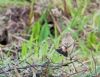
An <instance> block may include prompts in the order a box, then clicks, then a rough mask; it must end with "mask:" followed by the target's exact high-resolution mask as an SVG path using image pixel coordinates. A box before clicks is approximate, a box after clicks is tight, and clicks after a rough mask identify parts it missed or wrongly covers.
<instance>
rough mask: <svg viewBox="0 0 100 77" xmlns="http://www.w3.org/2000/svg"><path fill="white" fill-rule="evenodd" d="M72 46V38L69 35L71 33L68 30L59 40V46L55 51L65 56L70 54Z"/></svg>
mask: <svg viewBox="0 0 100 77" xmlns="http://www.w3.org/2000/svg"><path fill="white" fill-rule="evenodd" d="M73 47H74V39H73V38H72V36H71V33H70V32H68V33H66V35H65V36H64V37H63V39H62V40H61V44H60V47H59V48H58V49H56V51H57V52H58V53H60V54H62V55H63V56H65V57H67V56H68V54H70V53H71V52H72V50H73Z"/></svg>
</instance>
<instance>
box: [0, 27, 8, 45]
mask: <svg viewBox="0 0 100 77" xmlns="http://www.w3.org/2000/svg"><path fill="white" fill-rule="evenodd" d="M7 43H8V30H7V29H6V28H5V29H3V30H2V32H0V44H1V45H6V44H7Z"/></svg>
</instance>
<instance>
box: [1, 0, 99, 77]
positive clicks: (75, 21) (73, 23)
mask: <svg viewBox="0 0 100 77" xmlns="http://www.w3.org/2000/svg"><path fill="white" fill-rule="evenodd" d="M71 1H72V0H68V5H69V8H70V11H71V16H72V19H71V20H70V22H69V23H68V25H67V26H66V27H65V30H64V31H63V32H68V31H72V30H73V29H76V31H75V32H72V35H73V37H74V39H75V41H78V48H76V49H75V51H74V53H77V55H78V58H79V59H80V60H82V61H85V60H86V61H87V60H88V61H89V63H88V66H89V67H90V69H91V70H92V72H93V71H94V63H93V60H92V55H93V56H94V57H95V58H96V57H99V54H100V52H99V51H100V42H98V41H97V38H98V36H97V33H100V22H99V20H100V14H99V11H97V12H95V13H94V14H92V16H91V15H90V16H85V15H84V13H85V10H86V8H87V7H88V4H89V3H90V0H77V4H78V8H74V7H73V6H72V3H71ZM17 2H18V4H17ZM8 3H11V4H17V5H19V3H22V2H20V1H16V0H14V1H11V0H0V5H1V4H5V5H7V4H8ZM22 4H23V3H22ZM42 17H43V19H45V16H42ZM89 21H92V23H91V24H88V22H89ZM48 25H49V24H48V23H47V22H45V24H44V25H41V24H40V22H39V21H37V22H35V24H34V26H33V27H32V29H31V36H30V39H29V40H28V42H27V43H25V42H24V43H22V51H21V56H20V60H21V61H23V60H24V59H26V61H28V62H29V63H32V62H34V63H35V62H37V63H38V62H39V63H41V62H42V63H43V62H45V60H47V58H48V59H50V60H51V61H52V62H54V63H61V62H62V60H64V59H65V58H64V57H63V56H60V55H59V54H58V53H57V52H55V49H56V48H58V47H59V42H60V37H61V35H62V34H61V35H59V36H58V35H56V36H57V37H52V36H51V34H50V30H49V27H48ZM85 26H88V27H90V29H92V31H90V32H89V33H87V34H86V36H87V37H86V39H85V40H83V39H82V38H80V37H79V35H80V32H83V31H84V29H85V28H84V27H85ZM63 32H62V33H63ZM48 36H50V37H48ZM48 40H49V41H48ZM91 52H92V54H91ZM30 54H31V56H29V55H30ZM7 58H8V57H7ZM99 58H100V57H99ZM9 61H10V59H9V58H8V59H6V61H3V62H1V61H0V63H1V64H0V66H2V65H3V66H6V65H7V64H8V62H9ZM10 62H11V61H10ZM97 63H99V62H97ZM97 66H98V68H97V71H98V69H99V67H100V66H99V64H97ZM99 73H100V72H99ZM89 75H90V76H91V73H89ZM89 75H87V76H86V77H90V76H89Z"/></svg>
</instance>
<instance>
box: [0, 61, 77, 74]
mask: <svg viewBox="0 0 100 77" xmlns="http://www.w3.org/2000/svg"><path fill="white" fill-rule="evenodd" d="M73 62H75V61H72V62H69V63H66V64H61V65H60V64H58V65H54V64H53V65H49V67H55V68H57V67H63V66H68V65H69V64H71V63H73ZM45 66H47V62H45V63H43V64H32V65H31V64H30V65H27V66H24V67H19V68H16V69H18V70H20V69H27V68H30V67H43V68H44V67H45ZM0 69H1V68H0ZM12 70H15V69H14V68H10V69H8V70H6V71H0V74H2V73H5V72H9V71H12Z"/></svg>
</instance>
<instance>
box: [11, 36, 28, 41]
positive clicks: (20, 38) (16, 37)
mask: <svg viewBox="0 0 100 77" xmlns="http://www.w3.org/2000/svg"><path fill="white" fill-rule="evenodd" d="M10 36H12V37H13V38H15V39H17V40H21V41H24V42H28V40H26V39H24V38H22V37H18V36H15V35H13V34H10Z"/></svg>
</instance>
